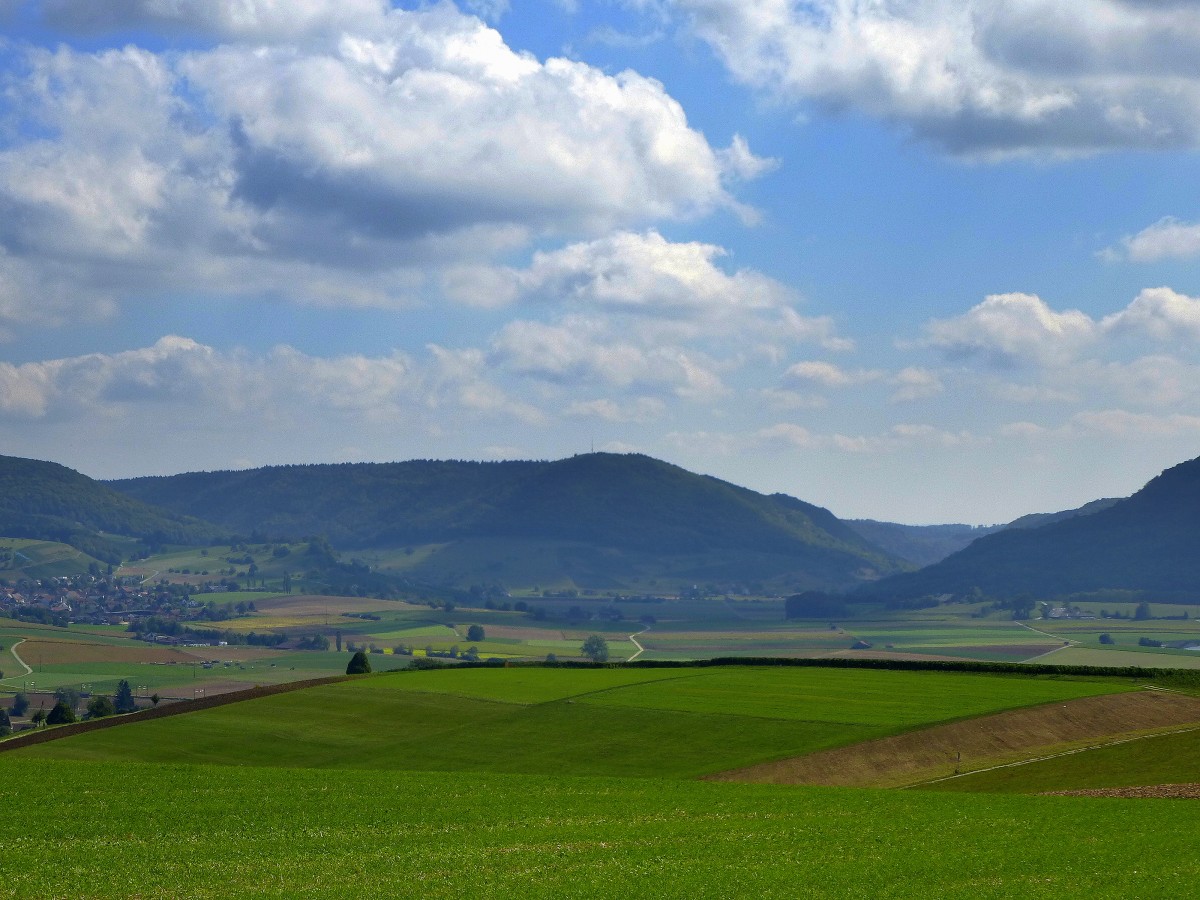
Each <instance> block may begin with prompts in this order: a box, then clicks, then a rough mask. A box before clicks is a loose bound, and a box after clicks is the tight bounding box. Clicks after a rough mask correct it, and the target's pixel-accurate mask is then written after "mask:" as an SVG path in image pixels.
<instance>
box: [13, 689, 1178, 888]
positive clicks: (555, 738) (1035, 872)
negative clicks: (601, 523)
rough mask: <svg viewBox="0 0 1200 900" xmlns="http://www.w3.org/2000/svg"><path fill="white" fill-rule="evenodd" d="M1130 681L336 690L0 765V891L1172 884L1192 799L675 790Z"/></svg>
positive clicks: (1100, 698) (288, 696) (1149, 743)
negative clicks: (734, 769) (743, 767)
mask: <svg viewBox="0 0 1200 900" xmlns="http://www.w3.org/2000/svg"><path fill="white" fill-rule="evenodd" d="M1131 688H1133V685H1131V684H1130V683H1129V681H1128V679H1123V680H1118V679H1094V678H1068V677H1041V676H1038V677H1035V676H1026V675H1021V676H1011V675H1007V676H998V675H981V674H963V673H943V672H903V671H876V670H854V669H817V668H807V667H806V668H786V667H775V666H771V667H711V668H671V669H649V668H646V669H642V668H615V669H574V668H532V667H525V668H490V667H489V668H480V669H440V670H429V671H407V672H397V673H392V674H385V675H373V676H367V677H362V678H356V679H351V680H346V681H342V682H339V683H336V684H328V685H321V686H316V687H308V688H304V689H301V690H296V691H293V692H290V693H285V694H278V695H274V696H270V697H264V698H259V699H256V700H250V701H245V702H238V703H232V704H229V705H225V706H219V707H215V708H211V709H205V710H198V711H194V712H187V713H184V714H181V715H176V716H173V717H170V718H161V719H157V720H149V721H141V722H137V721H131V722H129V723H126V724H121V725H118V726H117V727H113V728H107V729H103V730H99V731H93V732H90V733H85V734H78V735H74V736H71V737H68V738H64V739H61V740H57V741H51V742H49V743H45V744H40V745H35V746H26V747H23V748H20V749H16V750H12V751H10V752H6V753H3V754H0V774H2V775H3V777H0V802H3V803H4V804H5V805H6V807H7V808H8V809H10V810H14V811H22V814H21V815H15V814H14V815H9V816H5V817H0V840H2V841H3V842H4V846H5V847H6V848H7V850H8V851H9V852H7V853H5V854H4V855H3V856H2V857H0V896H14V897H24V896H30V897H32V896H88V897H101V898H103V897H128V896H138V897H172V898H175V897H180V898H213V897H225V896H234V895H238V896H240V895H253V896H275V897H290V896H301V895H302V896H306V897H335V896H336V897H339V898H340V897H344V896H345V895H346V892H347V890H348V886H363V885H368V886H370V890H371V891H372V892H376V893H389V894H390V893H404V894H409V893H412V894H419V895H421V896H428V897H451V896H454V897H459V896H462V894H463V892H464V890H469V891H470V892H472V893H476V892H482V893H487V894H492V895H499V896H521V897H564V896H584V895H587V896H592V895H598V894H601V893H604V894H609V893H616V894H623V895H628V896H656V897H669V898H673V897H680V898H683V897H687V898H696V897H701V898H703V897H722V898H723V897H730V896H761V897H781V898H782V897H795V896H798V895H802V896H807V897H849V896H872V897H885V898H907V897H922V898H924V897H931V896H936V897H950V898H959V897H961V898H972V900H974V898H978V897H1021V898H1025V897H1046V898H1055V900H1060V898H1062V897H1073V896H1084V895H1086V896H1093V897H1097V898H1105V897H1122V898H1124V897H1131V896H1133V897H1148V896H1164V897H1166V896H1185V895H1187V894H1188V893H1190V892H1191V888H1192V886H1193V885H1194V884H1195V882H1196V880H1197V879H1198V878H1200V860H1198V859H1197V857H1196V855H1195V854H1194V852H1192V851H1193V847H1192V842H1193V836H1194V834H1195V833H1196V831H1197V829H1198V828H1200V806H1197V805H1196V804H1189V803H1181V802H1178V801H1168V800H1139V801H1127V800H1107V799H1090V798H1067V797H1035V796H1021V795H1015V794H1004V793H994V794H981V793H963V792H962V791H964V790H970V789H971V788H970V787H969V786H968V783H969V782H970V781H972V780H973V779H962V780H961V781H960V782H959V783H958V784H957V789H955V788H952V787H950V786H949V783H942V784H941V785H937V786H936V787H938V788H939V789H938V790H936V791H934V790H918V791H887V790H866V789H854V788H830V787H823V788H813V787H797V786H780V785H770V784H747V783H735V782H711V781H699V780H696V777H697V776H699V775H703V774H711V773H713V772H717V771H723V770H727V769H728V768H730V767H731V766H734V765H739V764H744V763H747V762H750V761H754V760H759V761H761V760H764V759H770V758H781V757H784V756H792V755H797V754H809V753H813V752H817V753H818V754H819V753H820V752H821V751H822V750H826V751H828V750H829V748H832V747H842V748H844V750H845V751H846V752H852V751H853V750H854V745H855V744H856V743H858V742H861V741H863V740H864V739H866V738H870V737H877V736H880V735H893V736H897V738H898V739H917V738H919V736H920V735H921V734H922V733H923V732H922V731H921V730H919V729H921V728H924V727H926V726H930V725H935V726H936V727H935V728H934V729H933V730H935V731H936V730H937V729H938V728H947V727H950V728H953V727H956V726H955V725H953V724H951V725H946V724H945V723H947V722H950V723H960V724H961V725H963V726H969V725H970V724H971V723H972V722H973V721H975V719H972V718H971V717H977V716H981V715H993V714H999V715H1011V714H1018V715H1019V714H1023V713H1024V712H1025V711H1026V710H1029V711H1031V712H1037V711H1039V710H1040V711H1042V714H1050V713H1051V712H1052V711H1053V710H1055V709H1059V708H1062V707H1063V704H1066V705H1068V706H1069V705H1071V704H1075V703H1093V702H1094V703H1101V702H1108V701H1110V700H1120V699H1121V698H1126V697H1134V696H1137V694H1136V693H1134V692H1132V691H1131ZM1156 695H1158V696H1161V695H1163V692H1156ZM1060 701H1061V702H1060ZM1193 702H1194V701H1193ZM1006 710H1007V711H1009V712H1001V711H1006ZM938 723H942V724H940V725H938ZM1196 735H1200V732H1192V733H1191V734H1189V735H1177V736H1175V737H1173V738H1171V737H1164V738H1155V739H1151V740H1145V741H1142V742H1140V743H1137V744H1135V743H1129V744H1125V745H1121V746H1122V747H1124V748H1126V749H1124V750H1121V751H1120V752H1123V753H1126V754H1130V753H1134V754H1140V755H1134V756H1128V757H1124V758H1121V757H1117V756H1112V757H1111V758H1110V759H1109V761H1107V762H1104V763H1102V764H1099V765H1094V764H1089V763H1086V762H1085V763H1084V764H1083V765H1081V766H1079V767H1078V768H1080V769H1087V768H1091V769H1102V770H1108V771H1110V772H1116V771H1118V770H1121V769H1127V768H1128V767H1131V766H1135V767H1140V768H1142V769H1143V770H1144V771H1146V772H1148V773H1150V775H1151V776H1152V777H1166V776H1178V775H1182V774H1186V772H1187V771H1191V770H1187V769H1185V768H1184V767H1183V766H1182V763H1179V762H1176V763H1174V764H1172V763H1169V760H1171V759H1176V760H1182V759H1183V758H1185V757H1186V758H1190V759H1195V758H1196V757H1197V753H1196V751H1197V750H1200V746H1197V740H1198V739H1197V737H1196ZM1135 747H1140V748H1141V749H1140V750H1134V749H1133V748H1135ZM1155 748H1156V749H1155ZM1117 750H1118V748H1111V750H1110V751H1095V752H1097V753H1103V752H1117ZM1152 761H1157V762H1154V765H1157V766H1158V767H1157V768H1153V767H1152V766H1151V763H1152ZM1039 765H1045V764H1039V763H1033V764H1030V765H1028V766H1024V767H1019V768H1020V769H1025V770H1032V769H1033V768H1034V767H1036V766H1039ZM1010 771H1014V772H1015V771H1018V769H1016V768H1014V769H1012V770H1010ZM987 774H989V773H982V774H980V775H977V776H975V778H983V777H985V776H986V775H987ZM1062 780H1063V779H1062V776H1061V773H1059V774H1058V775H1050V776H1047V778H1045V779H1029V780H1028V783H1029V784H1041V783H1043V781H1045V782H1046V783H1054V784H1056V785H1057V784H1058V783H1060V782H1061V781H1062ZM1093 780H1095V779H1093ZM49 785H54V788H53V789H48V786H49ZM1001 789H1002V790H1003V789H1004V788H1003V787H1002V788H1001ZM98 810H102V811H103V814H102V815H98V814H97V811H98ZM68 836H69V843H68V845H67V846H66V847H65V848H64V841H65V840H68ZM114 847H119V848H120V864H119V865H118V864H113V858H112V853H113V852H114ZM31 860H54V864H53V865H34V864H31V863H30V861H31Z"/></svg>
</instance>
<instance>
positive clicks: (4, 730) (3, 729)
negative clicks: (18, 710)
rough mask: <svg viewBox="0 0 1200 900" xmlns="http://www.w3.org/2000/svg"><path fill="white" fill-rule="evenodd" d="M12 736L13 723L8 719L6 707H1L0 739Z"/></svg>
mask: <svg viewBox="0 0 1200 900" xmlns="http://www.w3.org/2000/svg"><path fill="white" fill-rule="evenodd" d="M10 734H12V721H11V720H10V719H9V718H8V713H7V712H5V711H4V707H2V706H0V737H8V736H9V735H10Z"/></svg>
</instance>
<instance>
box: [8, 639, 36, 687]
mask: <svg viewBox="0 0 1200 900" xmlns="http://www.w3.org/2000/svg"><path fill="white" fill-rule="evenodd" d="M23 643H25V638H20V639H19V640H17V642H16V643H15V644H13V645H12V646H11V647H9V648H8V652H9V653H11V654H12V655H13V659H15V660H16V661H17V663H18V664H20V665H21V666H22V667H23V668H24V669H25V671H24V672H23V673H21V674H22V675H32V674H33V669H31V668H29V663H27V662H25V660H23V659H21V656H20V654H19V653H17V644H23ZM16 677H18V678H20V677H21V676H20V675H18V676H16Z"/></svg>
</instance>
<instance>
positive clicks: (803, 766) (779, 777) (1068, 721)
mask: <svg viewBox="0 0 1200 900" xmlns="http://www.w3.org/2000/svg"><path fill="white" fill-rule="evenodd" d="M1197 723H1200V698H1197V697H1191V696H1188V695H1183V694H1168V693H1165V692H1162V691H1132V692H1126V693H1120V694H1104V695H1101V696H1096V697H1083V698H1080V699H1077V700H1068V701H1066V702H1057V703H1048V704H1044V705H1042V706H1035V707H1031V708H1026V709H1016V710H1009V711H1008V712H1002V713H997V714H995V715H990V716H981V717H979V718H975V719H968V720H966V721H961V722H951V723H949V724H946V725H935V726H933V727H932V728H923V729H921V730H919V731H910V732H906V733H904V734H898V735H893V736H892V737H887V738H880V739H878V740H874V741H866V742H864V743H861V744H854V745H852V746H849V747H841V748H838V749H835V750H826V751H822V752H820V753H813V754H810V755H808V756H800V757H794V758H791V759H783V760H778V761H776V762H770V763H761V764H759V765H755V766H750V767H747V768H744V769H736V770H733V771H730V772H721V773H718V774H716V775H711V776H709V778H710V779H711V780H718V781H752V782H763V783H771V784H822V785H844V786H858V787H901V786H911V785H915V784H919V783H928V782H931V781H935V780H939V779H941V778H944V777H947V776H950V777H952V776H953V775H954V774H955V773H956V772H958V771H959V770H963V771H970V772H974V771H980V770H982V769H986V768H992V767H996V766H999V765H1007V764H1011V763H1017V762H1019V761H1024V760H1027V759H1029V758H1030V757H1033V756H1043V755H1045V753H1044V752H1043V753H1041V754H1039V753H1038V751H1039V750H1042V751H1051V750H1053V749H1056V750H1057V751H1060V752H1063V751H1067V750H1069V749H1071V747H1070V745H1072V744H1078V743H1086V744H1088V745H1094V744H1095V743H1096V742H1097V740H1098V739H1104V738H1112V739H1114V741H1113V742H1115V740H1116V739H1118V738H1121V737H1122V736H1123V737H1124V738H1129V737H1133V736H1135V735H1136V733H1137V732H1144V731H1151V730H1157V731H1162V730H1165V729H1168V728H1173V727H1177V726H1184V725H1192V724H1197ZM1051 755H1054V754H1051Z"/></svg>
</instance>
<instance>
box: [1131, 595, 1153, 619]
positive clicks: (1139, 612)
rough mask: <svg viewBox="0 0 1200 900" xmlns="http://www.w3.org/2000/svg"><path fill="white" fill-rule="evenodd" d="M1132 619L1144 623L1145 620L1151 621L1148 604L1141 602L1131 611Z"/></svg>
mask: <svg viewBox="0 0 1200 900" xmlns="http://www.w3.org/2000/svg"><path fill="white" fill-rule="evenodd" d="M1133 617H1134V619H1136V620H1137V621H1139V622H1144V621H1145V620H1146V619H1151V618H1153V616H1151V615H1150V604H1149V603H1147V602H1146V601H1145V600H1143V601H1142V602H1141V603H1139V604H1138V605H1137V609H1135V610H1134V611H1133Z"/></svg>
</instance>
